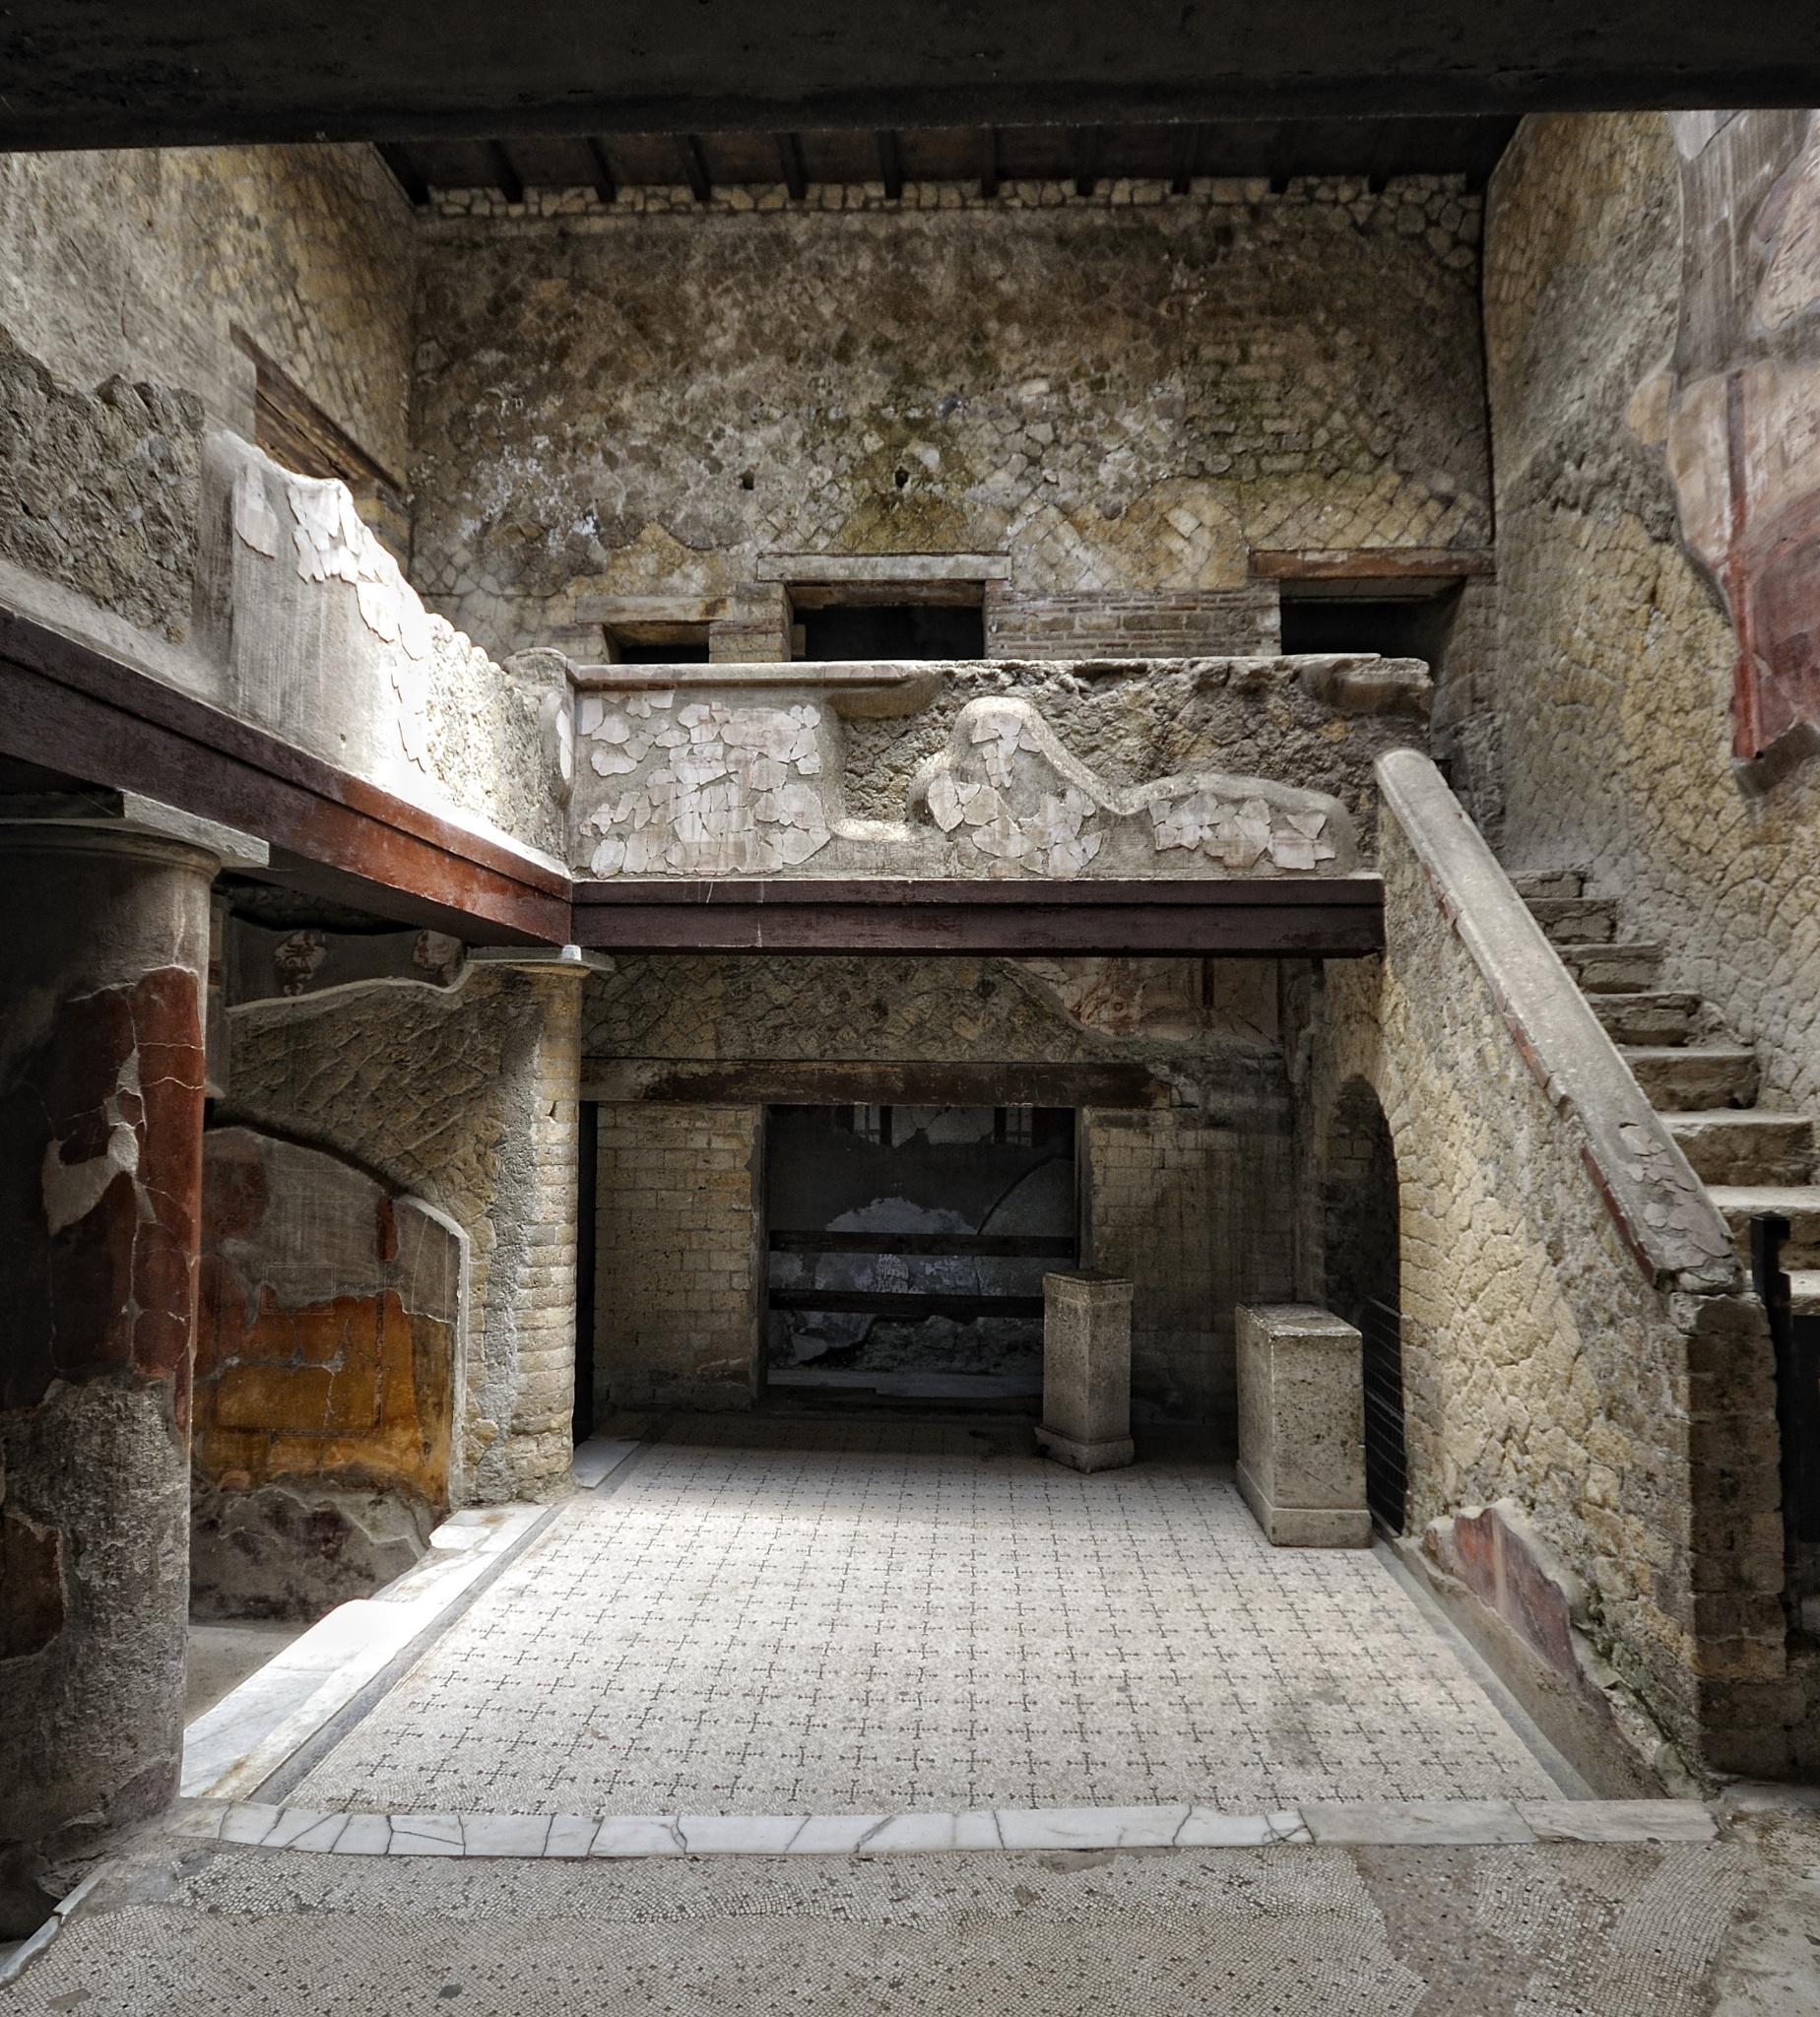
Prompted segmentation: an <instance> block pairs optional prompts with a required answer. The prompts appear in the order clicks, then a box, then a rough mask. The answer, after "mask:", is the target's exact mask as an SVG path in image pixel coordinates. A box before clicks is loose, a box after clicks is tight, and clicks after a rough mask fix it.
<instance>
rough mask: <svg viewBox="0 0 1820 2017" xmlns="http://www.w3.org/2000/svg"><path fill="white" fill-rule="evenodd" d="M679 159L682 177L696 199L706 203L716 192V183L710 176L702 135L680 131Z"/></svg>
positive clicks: (678, 140)
mask: <svg viewBox="0 0 1820 2017" xmlns="http://www.w3.org/2000/svg"><path fill="white" fill-rule="evenodd" d="M677 159H678V161H679V162H681V163H682V179H683V180H684V181H685V182H686V183H687V184H688V186H689V190H690V192H691V193H692V194H693V196H694V198H695V201H696V202H697V203H706V202H707V200H708V199H709V197H711V196H712V195H713V194H714V184H713V182H712V181H711V180H710V179H709V177H708V158H707V156H706V155H705V154H704V153H703V152H702V148H701V140H700V136H699V135H697V134H694V133H679V134H678V135H677Z"/></svg>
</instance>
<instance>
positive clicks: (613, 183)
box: [585, 139, 619, 203]
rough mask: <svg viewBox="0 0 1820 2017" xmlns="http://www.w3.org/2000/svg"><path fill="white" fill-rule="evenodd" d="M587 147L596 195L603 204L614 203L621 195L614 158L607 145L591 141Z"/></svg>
mask: <svg viewBox="0 0 1820 2017" xmlns="http://www.w3.org/2000/svg"><path fill="white" fill-rule="evenodd" d="M585 145H586V147H587V150H588V163H589V165H590V166H591V167H592V168H593V170H594V193H595V195H596V196H598V197H599V198H600V199H601V201H602V202H603V203H612V202H614V201H615V200H616V199H617V196H618V194H619V179H618V177H617V175H616V174H615V173H614V171H613V157H612V156H611V155H610V154H609V153H608V152H607V143H606V142H605V141H603V140H595V139H590V140H588V141H587V142H586V143H585Z"/></svg>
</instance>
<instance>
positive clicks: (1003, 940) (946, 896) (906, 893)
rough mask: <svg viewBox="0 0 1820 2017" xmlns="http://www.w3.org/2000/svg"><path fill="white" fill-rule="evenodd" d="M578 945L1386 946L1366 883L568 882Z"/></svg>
mask: <svg viewBox="0 0 1820 2017" xmlns="http://www.w3.org/2000/svg"><path fill="white" fill-rule="evenodd" d="M572 930H573V932H574V935H575V943H577V944H579V945H587V946H592V947H596V948H598V949H601V950H606V951H623V952H826V953H871V952H917V953H926V954H931V955H934V954H937V953H944V952H961V953H972V954H975V955H979V956H1004V957H1014V956H1017V955H1021V954H1042V955H1052V954H1060V953H1154V954H1170V953H1173V954H1201V953H1209V954H1220V955H1225V956H1230V957H1244V956H1250V955H1260V956H1280V955H1285V954H1296V955H1303V956H1309V957H1320V956H1326V955H1332V956H1334V957H1339V958H1345V957H1350V956H1354V955H1357V954H1359V953H1365V952H1376V951H1379V950H1380V949H1381V948H1382V945H1383V931H1384V923H1383V892H1382V885H1381V884H1380V883H1379V881H1378V879H1377V878H1376V877H1370V876H1365V877H1301V878H1290V877H1283V878H1224V877H1222V878H1197V879H1192V880H1191V879H1184V880H1181V881H1170V882H1162V881H1158V882H1138V881H1124V880H1120V881H1117V882H1114V881H1112V880H1110V879H1108V880H1106V881H1102V882H1089V881H1084V880H1083V881H1077V882H1062V883H1057V882H1042V883H1039V882H1036V881H1035V880H1034V879H1032V880H1023V881H1018V882H1008V881H1006V882H996V881H986V880H979V881H954V880H941V881H934V880H932V881H922V882H912V881H905V882H896V881H890V880H885V879H880V880H877V881H872V882H867V881H858V880H841V881H835V880H832V879H830V880H829V881H828V882H825V883H824V882H820V881H818V880H817V879H816V878H802V879H801V880H799V881H794V882H786V881H782V880H759V879H756V878H752V879H746V878H726V880H725V881H719V882H710V883H705V884H702V883H697V884H693V885H691V884H688V883H682V882H676V883H671V882H657V881H651V882H641V881H632V882H578V883H577V884H576V885H575V907H574V914H573V924H572Z"/></svg>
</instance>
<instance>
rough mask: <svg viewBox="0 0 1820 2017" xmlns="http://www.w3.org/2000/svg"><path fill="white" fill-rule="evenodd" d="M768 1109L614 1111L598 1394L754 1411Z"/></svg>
mask: <svg viewBox="0 0 1820 2017" xmlns="http://www.w3.org/2000/svg"><path fill="white" fill-rule="evenodd" d="M763 1118H764V1115H763V1109H762V1108H760V1107H747V1106H735V1107H718V1106H716V1107H710V1106H668V1105H660V1104H656V1103H653V1104H648V1105H646V1104H640V1103H636V1102H629V1101H621V1102H605V1103H603V1104H602V1106H601V1109H600V1124H599V1125H600V1135H599V1157H600V1160H599V1189H598V1191H597V1194H596V1200H597V1202H596V1219H595V1225H596V1232H597V1237H598V1240H599V1246H598V1248H597V1261H596V1270H597V1271H596V1274H595V1289H594V1309H595V1319H594V1391H595V1399H596V1403H597V1405H598V1406H599V1407H601V1408H602V1409H605V1408H608V1407H616V1406H617V1407H642V1406H662V1405H665V1404H667V1403H670V1402H682V1404H684V1405H694V1406H719V1407H745V1406H747V1405H748V1404H749V1402H750V1400H751V1398H752V1380H753V1373H754V1368H755V1364H756V1359H755V1353H756V1349H757V1324H758V1309H757V1297H758V1285H759V1281H760V1270H759V1268H758V1261H759V1246H758V1240H759V1220H758V1206H759V1196H758V1193H759V1182H760V1171H761V1169H762V1160H761V1157H760V1154H759V1132H760V1128H761V1126H762V1123H763Z"/></svg>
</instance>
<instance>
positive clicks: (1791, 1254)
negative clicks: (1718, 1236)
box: [1707, 1184, 1820, 1273]
mask: <svg viewBox="0 0 1820 2017" xmlns="http://www.w3.org/2000/svg"><path fill="white" fill-rule="evenodd" d="M1707 1196H1708V1197H1709V1198H1710V1199H1711V1200H1712V1201H1713V1208H1714V1210H1715V1211H1717V1212H1718V1213H1719V1215H1720V1216H1721V1217H1722V1219H1723V1220H1724V1221H1725V1223H1726V1224H1727V1225H1728V1226H1729V1227H1730V1228H1731V1237H1732V1238H1733V1239H1734V1240H1735V1241H1736V1242H1737V1248H1738V1258H1739V1259H1740V1260H1741V1261H1743V1262H1744V1263H1745V1264H1746V1265H1747V1266H1748V1264H1749V1262H1750V1222H1751V1220H1752V1219H1753V1218H1756V1217H1758V1216H1759V1215H1760V1214H1762V1213H1765V1212H1771V1213H1774V1214H1775V1216H1776V1217H1778V1218H1786V1219H1787V1221H1788V1238H1787V1244H1786V1245H1785V1246H1784V1248H1783V1250H1782V1264H1783V1267H1784V1268H1785V1269H1787V1270H1788V1271H1789V1272H1790V1273H1794V1272H1797V1271H1801V1272H1804V1271H1805V1270H1807V1269H1820V1185H1815V1184H1715V1185H1713V1186H1712V1187H1711V1189H1710V1190H1709V1191H1708V1192H1707Z"/></svg>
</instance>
